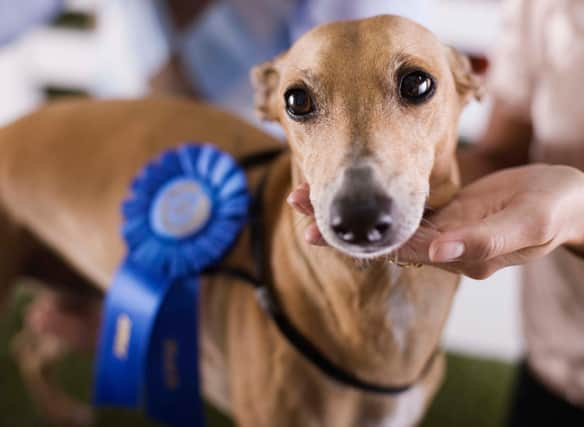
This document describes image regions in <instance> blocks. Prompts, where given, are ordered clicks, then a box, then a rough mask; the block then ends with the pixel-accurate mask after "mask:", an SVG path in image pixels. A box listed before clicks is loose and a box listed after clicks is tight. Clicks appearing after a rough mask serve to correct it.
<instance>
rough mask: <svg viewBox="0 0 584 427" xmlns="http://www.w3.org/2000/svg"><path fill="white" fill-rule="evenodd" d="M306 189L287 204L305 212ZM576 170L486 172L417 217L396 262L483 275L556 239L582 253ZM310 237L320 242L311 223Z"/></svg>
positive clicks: (583, 204) (583, 221)
mask: <svg viewBox="0 0 584 427" xmlns="http://www.w3.org/2000/svg"><path fill="white" fill-rule="evenodd" d="M308 195H309V188H308V187H307V186H306V185H304V186H302V187H300V188H299V189H297V190H295V191H294V192H292V193H291V195H290V197H289V198H288V201H289V203H290V204H291V205H292V206H293V207H295V208H296V209H297V210H298V211H299V212H301V213H303V214H305V215H311V213H312V208H311V206H310V202H309V199H308ZM583 212H584V173H582V172H580V171H579V170H577V169H574V168H569V167H566V166H547V165H531V166H524V167H519V168H513V169H506V170H503V171H500V172H497V173H494V174H492V175H488V176H486V177H484V178H482V179H480V180H478V181H476V182H474V183H473V184H471V185H469V186H467V187H465V188H463V189H462V190H461V191H460V192H459V194H458V195H457V196H456V197H455V198H454V200H453V201H452V202H451V203H449V204H448V205H446V206H445V207H443V208H442V209H440V210H439V211H437V212H436V213H434V214H433V215H431V216H430V217H429V218H427V219H425V220H423V222H422V225H421V226H420V228H419V229H418V231H417V232H416V234H415V235H414V237H412V239H410V241H409V242H408V243H406V245H404V246H403V247H402V248H400V249H399V251H398V256H399V259H400V261H407V262H421V263H425V264H435V265H439V266H440V267H442V268H445V269H447V270H450V271H456V272H461V273H463V274H465V275H467V276H469V277H473V278H477V279H484V278H487V277H489V276H490V275H491V274H493V273H494V272H495V271H497V270H499V269H501V268H503V267H506V266H509V265H515V264H523V263H526V262H528V261H529V260H531V259H535V258H539V257H542V256H544V255H546V254H548V253H549V252H551V251H553V250H554V249H555V248H557V247H558V246H560V245H564V244H565V245H568V246H570V247H572V248H573V249H575V250H577V251H581V252H582V253H584V214H583ZM305 238H306V240H307V241H308V242H309V243H311V244H321V245H322V244H326V243H325V242H324V240H323V239H322V237H321V236H320V233H319V232H318V228H317V227H316V225H315V224H314V223H312V224H310V225H309V226H308V227H307V229H306V230H305Z"/></svg>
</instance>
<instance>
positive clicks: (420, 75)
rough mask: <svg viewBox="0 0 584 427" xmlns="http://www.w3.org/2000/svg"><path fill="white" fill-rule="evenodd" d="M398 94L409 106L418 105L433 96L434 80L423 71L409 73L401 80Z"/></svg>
mask: <svg viewBox="0 0 584 427" xmlns="http://www.w3.org/2000/svg"><path fill="white" fill-rule="evenodd" d="M399 94H400V96H401V98H402V99H404V100H405V101H406V102H408V103H410V104H420V103H422V102H424V101H426V100H427V99H429V98H430V97H431V96H432V95H433V94H434V80H433V79H432V77H430V75H429V74H427V73H425V72H424V71H419V70H418V71H411V72H409V73H407V74H405V75H404V76H403V77H402V78H401V80H400V85H399Z"/></svg>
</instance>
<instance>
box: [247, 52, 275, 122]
mask: <svg viewBox="0 0 584 427" xmlns="http://www.w3.org/2000/svg"><path fill="white" fill-rule="evenodd" d="M279 58H280V57H276V58H274V59H273V60H271V61H267V62H264V63H263V64H259V65H256V66H255V67H253V68H252V69H251V72H250V77H251V83H252V86H253V88H254V106H255V110H256V114H257V115H258V117H259V118H260V119H262V120H272V121H276V120H278V114H277V111H278V110H277V107H278V105H277V96H276V91H277V89H278V83H279V82H280V73H279V71H278V68H277V62H278V59H279Z"/></svg>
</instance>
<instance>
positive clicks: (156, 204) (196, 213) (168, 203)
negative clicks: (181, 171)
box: [150, 178, 212, 239]
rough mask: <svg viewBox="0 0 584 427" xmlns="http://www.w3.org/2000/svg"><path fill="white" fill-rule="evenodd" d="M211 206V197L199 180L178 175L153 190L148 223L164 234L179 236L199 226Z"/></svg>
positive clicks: (158, 232)
mask: <svg viewBox="0 0 584 427" xmlns="http://www.w3.org/2000/svg"><path fill="white" fill-rule="evenodd" d="M211 209H212V202H211V199H210V197H209V195H208V194H207V193H206V191H205V190H204V189H203V187H202V186H201V184H200V183H198V182H197V181H195V180H193V179H189V178H178V179H175V180H173V181H171V182H169V183H168V184H167V185H165V186H164V187H162V188H161V189H160V191H158V194H156V196H155V198H154V201H153V203H152V206H151V210H150V224H151V226H152V229H153V230H154V231H155V232H156V233H157V234H159V235H161V236H163V237H167V238H174V239H181V238H185V237H188V236H191V235H193V234H195V233H197V232H198V231H199V230H201V229H202V228H203V227H204V226H205V224H206V223H207V221H208V220H209V218H210V217H211Z"/></svg>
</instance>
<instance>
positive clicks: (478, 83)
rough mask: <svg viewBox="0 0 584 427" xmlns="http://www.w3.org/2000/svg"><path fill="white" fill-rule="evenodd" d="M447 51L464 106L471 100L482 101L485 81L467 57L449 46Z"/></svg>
mask: <svg viewBox="0 0 584 427" xmlns="http://www.w3.org/2000/svg"><path fill="white" fill-rule="evenodd" d="M446 49H447V50H448V62H449V63H450V70H451V71H452V75H453V76H454V82H455V84H456V90H457V91H458V93H459V94H460V97H461V99H462V102H463V104H466V103H467V102H468V101H470V100H471V98H475V99H476V100H478V101H480V100H481V98H482V97H483V96H484V86H483V79H482V78H481V77H479V76H478V75H477V74H476V73H475V72H473V70H472V66H471V64H470V60H469V59H468V57H467V56H466V55H464V54H462V53H460V52H459V51H458V50H456V49H454V48H453V47H450V46H447V47H446Z"/></svg>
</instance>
